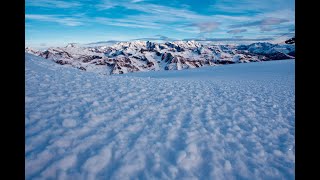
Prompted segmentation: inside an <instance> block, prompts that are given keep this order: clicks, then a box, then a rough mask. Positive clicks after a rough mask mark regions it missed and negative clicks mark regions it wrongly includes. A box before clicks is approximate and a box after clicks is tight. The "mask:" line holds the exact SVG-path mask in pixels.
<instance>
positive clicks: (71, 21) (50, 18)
mask: <svg viewBox="0 0 320 180" xmlns="http://www.w3.org/2000/svg"><path fill="white" fill-rule="evenodd" d="M25 18H26V19H31V20H38V21H45V22H54V23H59V24H62V25H66V26H80V25H83V22H81V21H79V19H77V18H73V17H64V16H62V15H44V14H26V15H25Z"/></svg>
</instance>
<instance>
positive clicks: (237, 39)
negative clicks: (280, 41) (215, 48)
mask: <svg viewBox="0 0 320 180" xmlns="http://www.w3.org/2000/svg"><path fill="white" fill-rule="evenodd" d="M191 40H194V41H270V40H273V38H242V37H234V38H200V39H199V38H187V39H183V41H191Z"/></svg>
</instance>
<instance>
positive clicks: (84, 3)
mask: <svg viewBox="0 0 320 180" xmlns="http://www.w3.org/2000/svg"><path fill="white" fill-rule="evenodd" d="M25 2H26V4H25V9H26V11H25V25H26V27H25V28H26V31H25V33H26V45H27V46H32V47H41V46H42V47H45V46H62V45H66V44H67V43H70V42H75V43H91V42H98V41H108V40H117V41H129V40H136V39H141V40H147V39H150V40H184V39H221V38H222V39H223V38H225V39H235V40H237V39H261V38H267V39H268V38H270V39H272V38H276V37H278V36H281V35H283V34H286V33H294V28H295V22H294V21H295V2H294V0H201V1H200V0H78V1H72V0H26V1H25ZM290 35H291V36H292V34H289V36H290Z"/></svg>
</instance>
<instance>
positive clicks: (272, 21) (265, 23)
mask: <svg viewBox="0 0 320 180" xmlns="http://www.w3.org/2000/svg"><path fill="white" fill-rule="evenodd" d="M285 22H289V20H287V19H282V18H274V17H268V18H264V19H262V20H259V21H252V22H247V23H242V24H234V25H230V26H229V27H230V28H240V27H252V26H253V27H254V26H256V27H259V28H260V30H261V31H272V28H271V27H270V26H273V25H279V24H282V23H285Z"/></svg>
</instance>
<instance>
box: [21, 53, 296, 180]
mask: <svg viewBox="0 0 320 180" xmlns="http://www.w3.org/2000/svg"><path fill="white" fill-rule="evenodd" d="M25 61H26V67H25V70H26V71H25V75H26V81H25V83H26V84H25V85H26V96H25V103H26V110H25V113H26V114H25V118H26V120H25V128H26V134H25V136H26V144H25V145H26V146H25V165H26V166H25V171H26V179H77V180H81V179H294V178H295V176H294V168H295V141H294V139H295V101H294V99H295V88H294V87H295V86H294V77H295V71H294V64H295V61H294V60H282V61H268V62H259V63H245V64H234V65H225V66H214V67H206V68H199V69H189V70H184V71H162V72H142V73H131V74H125V75H118V76H103V75H98V74H96V73H92V72H85V71H80V70H78V69H74V68H70V67H67V66H61V65H58V64H55V63H54V62H52V61H49V60H46V59H42V58H40V57H37V56H34V55H30V54H27V53H26V60H25Z"/></svg>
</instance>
